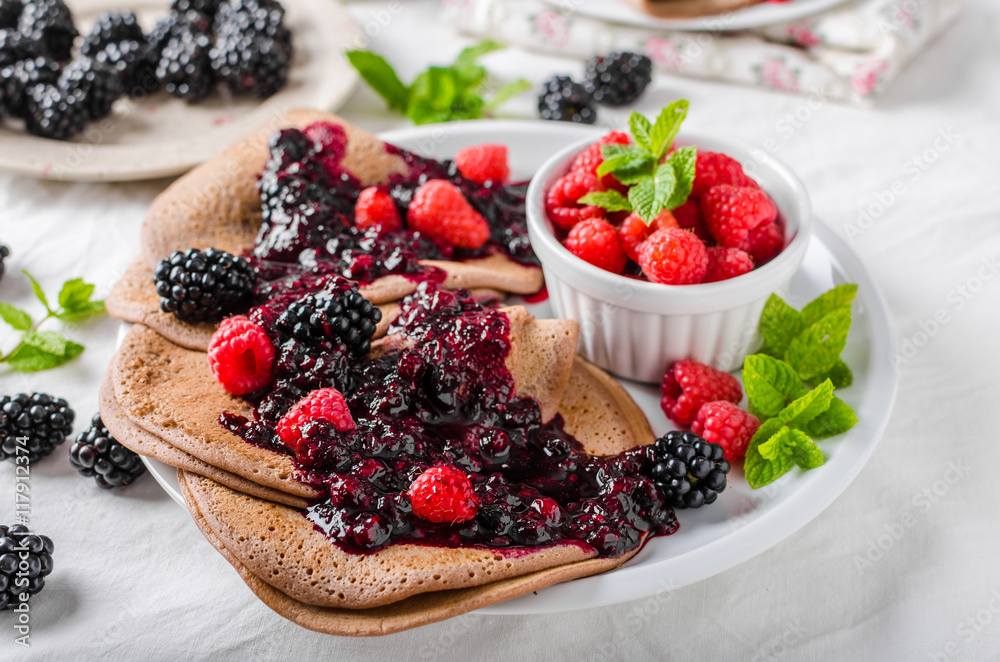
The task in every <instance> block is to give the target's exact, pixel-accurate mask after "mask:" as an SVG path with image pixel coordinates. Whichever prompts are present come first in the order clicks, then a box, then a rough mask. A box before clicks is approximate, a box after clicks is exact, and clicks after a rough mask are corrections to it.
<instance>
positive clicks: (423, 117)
mask: <svg viewBox="0 0 1000 662" xmlns="http://www.w3.org/2000/svg"><path fill="white" fill-rule="evenodd" d="M459 87H460V83H459V81H458V77H457V75H456V74H455V71H454V70H453V69H451V68H450V67H429V68H428V69H427V70H426V71H424V72H423V73H421V74H420V75H419V76H417V78H416V80H414V81H413V85H412V86H411V87H410V102H409V105H408V106H407V108H406V116H407V117H409V118H410V119H411V120H413V123H414V124H431V123H433V122H447V121H448V120H449V119H451V117H452V113H453V111H454V109H455V105H456V104H455V102H456V100H457V99H458V98H460V97H459ZM460 110H461V111H462V112H463V114H467V112H466V111H465V109H461V108H460Z"/></svg>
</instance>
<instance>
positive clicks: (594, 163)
mask: <svg viewBox="0 0 1000 662" xmlns="http://www.w3.org/2000/svg"><path fill="white" fill-rule="evenodd" d="M615 133H621V131H614V132H612V133H609V134H608V136H612V135H614V134H615ZM622 135H624V134H622ZM608 136H605V137H604V138H601V140H602V141H603V140H604V139H605V138H607V137H608ZM627 138H628V136H626V139H627ZM608 144H611V143H606V142H598V143H595V144H593V145H589V146H588V147H587V148H586V149H584V150H583V151H582V152H580V153H579V154H577V155H576V158H575V159H573V163H572V165H570V167H569V169H570V172H578V171H579V172H586V173H589V174H591V175H594V176H595V177H596V176H597V168H598V166H600V165H601V164H602V163H604V157H603V156H601V145H608ZM615 144H628V143H619V142H617V140H616V141H615ZM601 186H603V187H604V188H605V189H614V190H615V191H618V192H619V193H621V194H622V195H625V194H626V193H628V187H627V186H625V185H624V184H622V183H621V182H620V181H618V180H617V179H615V177H614V175H611V174H607V175H604V176H603V177H601Z"/></svg>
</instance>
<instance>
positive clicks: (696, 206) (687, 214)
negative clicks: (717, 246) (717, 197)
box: [673, 195, 715, 246]
mask: <svg viewBox="0 0 1000 662" xmlns="http://www.w3.org/2000/svg"><path fill="white" fill-rule="evenodd" d="M673 214H674V218H676V219H677V225H678V226H679V227H680V228H681V229H683V230H690V231H691V232H694V233H695V235H697V236H698V238H699V239H701V240H702V241H703V242H705V244H706V245H707V246H711V245H712V244H714V243H715V238H714V237H712V233H711V232H709V231H708V226H707V225H705V219H704V218H703V217H702V215H701V200H700V199H699V198H697V197H695V196H693V195H692V196H691V197H690V198H688V199H687V200H686V201H685V202H684V204H682V205H681V206H680V207H677V208H676V209H674V211H673Z"/></svg>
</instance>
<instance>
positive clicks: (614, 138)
mask: <svg viewBox="0 0 1000 662" xmlns="http://www.w3.org/2000/svg"><path fill="white" fill-rule="evenodd" d="M631 142H632V139H631V138H629V137H628V134H627V133H625V132H624V131H611V132H609V133H606V134H604V135H603V136H601V138H600V140H598V141H597V144H599V145H628V144H630V143H631Z"/></svg>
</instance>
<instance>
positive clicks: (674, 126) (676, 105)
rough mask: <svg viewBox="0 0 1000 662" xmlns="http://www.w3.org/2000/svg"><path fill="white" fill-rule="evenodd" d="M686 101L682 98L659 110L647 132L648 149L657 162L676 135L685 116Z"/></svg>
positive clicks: (686, 109)
mask: <svg viewBox="0 0 1000 662" xmlns="http://www.w3.org/2000/svg"><path fill="white" fill-rule="evenodd" d="M687 111H688V102H687V101H686V100H684V99H679V100H677V101H674V102H673V103H671V104H670V105H669V106H667V107H666V108H664V109H663V110H661V111H660V115H659V117H657V118H656V122H654V123H653V128H652V129H651V130H650V132H649V142H650V151H651V152H652V154H653V156H654V157H655V159H656V161H657V163H659V161H660V159H662V158H663V156H664V154H666V153H667V150H669V149H670V146H671V145H672V144H673V142H674V138H676V137H677V132H678V131H680V128H681V123H682V122H683V121H684V118H685V117H687Z"/></svg>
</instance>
